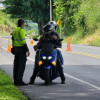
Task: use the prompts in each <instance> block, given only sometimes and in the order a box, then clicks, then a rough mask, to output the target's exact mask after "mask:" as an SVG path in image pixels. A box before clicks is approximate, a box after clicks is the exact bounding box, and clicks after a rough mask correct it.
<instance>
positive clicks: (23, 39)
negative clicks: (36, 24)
mask: <svg viewBox="0 0 100 100" xmlns="http://www.w3.org/2000/svg"><path fill="white" fill-rule="evenodd" d="M20 37H21V38H20V40H21V43H22V44H23V47H24V48H25V50H26V51H29V49H28V46H27V43H26V39H25V30H24V29H22V30H21V31H20Z"/></svg>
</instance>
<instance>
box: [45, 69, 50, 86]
mask: <svg viewBox="0 0 100 100" xmlns="http://www.w3.org/2000/svg"><path fill="white" fill-rule="evenodd" d="M50 72H51V71H50V70H45V85H49V83H50V80H51V74H50Z"/></svg>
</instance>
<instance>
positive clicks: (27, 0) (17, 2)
mask: <svg viewBox="0 0 100 100" xmlns="http://www.w3.org/2000/svg"><path fill="white" fill-rule="evenodd" d="M3 4H5V5H7V7H6V10H5V11H6V12H7V13H9V14H12V17H14V18H21V17H22V18H25V19H30V20H32V21H33V22H35V23H38V25H39V32H40V33H42V28H43V26H44V24H45V23H46V22H47V21H49V0H5V1H4V2H3Z"/></svg>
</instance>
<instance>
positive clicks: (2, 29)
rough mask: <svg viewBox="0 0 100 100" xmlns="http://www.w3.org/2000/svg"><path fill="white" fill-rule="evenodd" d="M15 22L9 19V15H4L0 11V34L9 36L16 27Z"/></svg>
mask: <svg viewBox="0 0 100 100" xmlns="http://www.w3.org/2000/svg"><path fill="white" fill-rule="evenodd" d="M15 23H16V20H14V19H11V18H10V15H8V14H5V13H4V12H2V11H1V10H0V34H3V35H4V34H6V35H7V34H10V32H11V31H12V30H13V29H14V28H15V27H16V24H15Z"/></svg>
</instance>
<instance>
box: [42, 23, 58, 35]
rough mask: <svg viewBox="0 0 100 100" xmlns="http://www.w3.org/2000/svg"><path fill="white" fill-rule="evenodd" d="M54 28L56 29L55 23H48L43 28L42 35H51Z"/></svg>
mask: <svg viewBox="0 0 100 100" xmlns="http://www.w3.org/2000/svg"><path fill="white" fill-rule="evenodd" d="M56 27H57V24H56V22H55V21H50V22H48V23H47V24H46V25H45V26H44V27H43V31H44V33H51V32H54V31H55V30H56Z"/></svg>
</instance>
